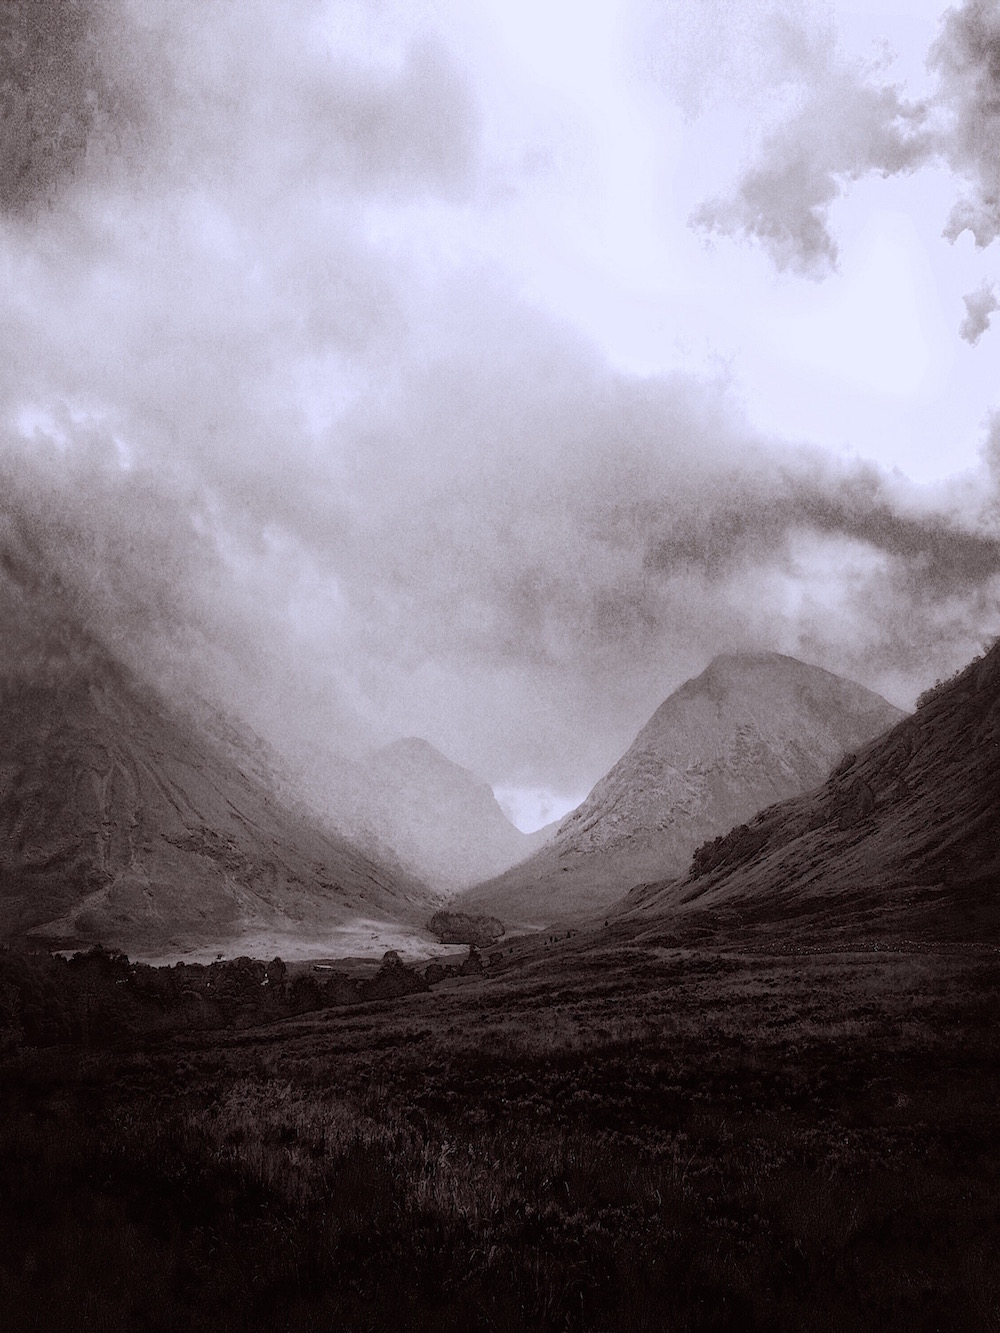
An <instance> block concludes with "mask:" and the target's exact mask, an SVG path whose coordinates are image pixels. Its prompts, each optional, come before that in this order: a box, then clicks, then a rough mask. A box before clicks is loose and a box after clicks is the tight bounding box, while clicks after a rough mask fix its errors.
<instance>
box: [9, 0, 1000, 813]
mask: <svg viewBox="0 0 1000 1333" xmlns="http://www.w3.org/2000/svg"><path fill="white" fill-rule="evenodd" d="M405 9H406V6H403V7H402V8H401V10H400V15H401V17H398V21H397V19H394V18H393V17H392V12H391V9H390V8H389V7H387V6H383V5H374V4H373V5H372V6H370V7H366V6H364V5H358V6H356V7H355V8H354V10H353V12H354V13H355V14H356V17H357V22H358V24H359V25H360V27H359V30H360V34H361V36H360V39H359V40H357V41H355V42H353V43H347V42H346V41H344V40H342V39H341V36H340V35H338V32H333V33H331V30H330V27H329V24H330V21H331V20H330V15H331V14H337V15H341V14H343V13H344V12H346V10H345V9H344V7H340V6H337V7H334V8H333V9H329V8H325V7H321V6H319V5H314V4H311V3H305V0H301V2H299V3H294V4H291V3H290V4H289V5H288V6H282V7H276V6H238V5H234V4H230V3H222V2H221V0H215V2H211V3H207V4H204V5H197V6H194V5H186V4H178V3H171V4H169V5H168V4H166V3H163V4H159V3H154V2H153V0H144V2H143V3H142V4H138V3H136V5H135V6H134V7H131V6H127V7H125V8H123V9H121V10H120V11H115V10H112V9H110V8H109V9H108V10H107V11H102V13H106V14H108V15H111V14H114V13H116V12H117V13H118V16H119V17H120V19H121V21H120V23H116V24H111V26H110V27H109V28H108V29H107V31H108V32H109V33H110V34H111V35H110V36H108V37H107V39H106V41H102V44H101V52H100V59H101V61H103V62H104V63H103V65H102V68H105V69H112V68H113V69H115V70H118V71H121V70H125V69H130V68H133V67H134V66H136V65H138V66H139V67H142V68H143V70H144V80H143V85H142V89H143V91H142V103H141V107H140V108H139V110H137V111H136V113H135V115H134V116H131V118H129V119H127V121H126V122H124V123H125V124H126V130H127V132H126V131H123V132H122V133H121V134H120V135H119V136H118V137H117V138H116V137H115V136H114V135H110V136H106V137H105V138H103V139H101V140H100V143H101V145H102V146H101V148H100V151H99V152H98V151H96V149H95V150H93V151H91V149H90V148H89V147H88V150H87V151H86V152H84V153H83V154H82V155H80V156H78V157H77V158H74V159H73V162H72V167H71V169H67V171H66V172H64V173H62V174H61V175H59V174H58V173H57V176H52V177H51V178H46V180H47V183H46V185H45V188H44V189H40V190H39V192H37V193H36V194H34V195H32V196H31V197H30V199H29V198H28V197H27V196H26V197H25V199H24V200H23V201H22V202H20V203H18V205H17V208H16V209H15V210H13V211H10V212H8V215H7V216H6V217H5V218H3V219H2V220H0V258H2V262H3V265H4V272H5V275H6V279H7V280H6V281H5V283H4V286H3V290H2V294H0V303H2V304H0V494H2V495H3V497H4V500H3V506H4V507H3V512H4V513H6V515H7V519H6V522H7V523H8V524H9V525H13V526H12V527H10V534H13V535H9V538H8V540H7V545H8V547H9V548H10V549H16V550H19V551H21V553H22V554H21V557H20V559H21V564H22V565H23V564H24V562H25V561H27V562H28V564H29V565H31V564H33V565H34V566H36V567H38V568H40V569H43V570H45V571H46V575H45V578H44V579H43V581H42V583H41V584H40V585H39V591H38V595H39V596H40V597H42V598H43V600H45V601H46V604H48V605H51V606H55V607H58V608H63V607H68V608H70V610H69V611H68V612H67V616H71V617H72V618H75V619H77V620H79V621H80V622H81V623H82V624H83V625H84V627H85V630H86V633H87V634H90V635H93V636H96V637H97V638H99V639H100V640H101V641H102V642H104V643H106V644H108V645H109V646H110V647H111V648H112V649H113V650H114V651H115V652H116V653H117V654H119V655H121V656H122V657H124V658H125V659H126V660H127V661H129V662H131V663H132V664H133V665H135V666H136V667H137V668H138V669H141V670H143V671H145V672H146V673H148V674H149V675H151V676H152V677H154V678H155V679H157V680H158V681H159V682H160V683H161V684H163V685H164V686H165V687H166V688H167V689H169V690H170V691H171V692H172V693H173V694H175V695H176V697H177V698H178V699H180V700H182V701H183V700H185V699H190V698H191V697H193V696H194V695H195V694H204V695H206V696H208V697H209V698H210V699H211V700H212V701H213V702H218V703H222V704H223V705H225V706H228V707H230V708H233V709H235V710H236V711H237V712H239V713H241V714H242V715H243V716H244V717H245V718H247V719H248V720H249V721H250V722H251V724H252V725H253V726H254V727H255V728H256V729H257V730H259V731H260V732H262V733H263V734H264V735H265V736H266V737H267V738H268V739H270V740H271V741H272V742H275V743H276V744H278V745H279V746H281V747H282V748H284V749H285V750H286V752H288V753H290V754H291V755H292V756H293V757H294V758H296V759H300V760H302V761H303V762H308V763H310V764H312V765H313V767H314V771H316V772H320V771H321V770H322V765H323V764H327V765H328V766H329V765H332V764H333V763H334V762H335V761H334V760H333V759H332V758H330V755H329V752H330V751H333V750H336V749H338V748H344V749H357V748H360V747H362V746H364V745H365V744H368V743H372V742H384V741H388V740H392V739H393V738H395V737H396V736H399V735H412V734H421V735H424V736H427V737H428V738H429V739H430V740H431V741H433V742H434V743H435V744H437V745H439V746H440V747H441V748H443V749H444V750H445V751H446V752H447V753H448V754H449V755H450V756H451V757H453V758H454V759H456V760H457V761H459V762H461V763H463V764H465V765H466V766H468V767H470V768H472V769H474V770H475V771H477V772H480V773H482V774H483V775H484V776H486V777H487V778H490V779H492V780H494V781H498V782H505V783H506V784H508V785H511V786H522V787H544V788H546V789H548V790H566V791H574V792H575V791H579V790H580V789H581V787H584V786H586V785H587V782H588V780H589V781H592V780H594V779H596V778H597V777H598V776H599V775H600V773H601V772H602V771H604V769H606V768H607V767H608V766H609V765H610V763H611V762H613V761H614V759H616V758H617V757H618V755H619V754H620V753H621V750H622V749H623V748H624V747H625V745H627V744H628V742H629V740H630V739H631V736H632V734H634V731H635V730H636V729H637V728H638V727H639V726H640V725H641V724H642V723H643V722H644V721H645V720H646V718H647V717H648V715H649V713H650V712H652V710H653V708H654V707H655V706H656V705H657V704H658V703H659V702H660V701H661V700H662V698H663V697H664V696H665V694H666V693H667V692H668V691H669V689H671V688H673V686H675V685H676V684H678V683H679V681H680V680H681V679H683V678H684V677H685V676H687V675H691V674H694V673H695V672H697V671H698V670H700V669H701V668H702V667H703V666H704V664H705V662H706V660H707V659H708V658H709V657H711V656H712V655H713V654H714V653H715V652H719V651H723V650H727V649H733V648H741V647H742V648H755V647H778V648H780V649H783V650H785V651H790V652H799V653H801V654H802V655H804V656H807V657H811V658H813V660H819V661H821V662H823V663H824V664H826V665H829V666H831V667H832V668H834V669H840V670H844V671H845V672H847V673H848V674H855V675H858V676H861V677H862V678H864V679H866V680H867V681H869V682H870V683H873V684H875V685H878V684H879V683H880V681H881V679H882V676H883V675H885V674H886V673H889V674H890V675H891V674H892V673H896V674H895V675H894V676H893V679H894V680H896V681H897V682H899V681H901V682H902V683H901V686H900V688H901V689H902V690H904V691H905V690H911V692H912V693H916V691H917V690H918V689H919V688H921V687H922V686H923V685H924V684H926V682H927V680H928V679H932V678H933V676H934V674H935V673H937V674H940V673H941V670H942V669H950V667H952V666H953V665H955V664H956V663H955V661H954V658H955V656H956V655H957V656H959V657H960V656H961V654H962V653H963V651H964V645H965V644H966V643H967V642H972V644H973V648H972V651H974V650H975V646H976V645H978V636H979V633H980V632H981V629H982V624H983V620H984V618H985V617H988V614H989V612H988V609H987V608H988V606H989V597H990V595H991V592H995V590H996V578H997V570H998V566H1000V560H998V554H997V547H996V543H995V541H994V540H993V538H992V536H991V533H990V529H989V527H988V525H987V524H986V523H985V522H984V521H983V520H982V518H981V516H980V514H979V512H978V510H977V509H976V504H975V503H974V502H973V500H971V499H969V498H968V497H963V498H962V499H961V502H959V501H958V500H955V499H954V498H953V497H950V496H948V495H944V494H941V495H937V494H923V493H920V492H915V491H911V490H908V489H907V488H906V487H905V486H904V485H903V484H902V483H901V482H900V481H898V479H893V478H891V477H887V476H885V475H883V474H881V473H879V472H878V471H877V470H876V469H874V468H872V467H869V466H866V465H862V464H843V463H835V462H834V461H833V460H831V459H829V458H827V457H826V456H824V455H822V454H821V453H819V452H817V451H815V450H810V449H806V448H803V447H798V446H794V445H788V444H782V443H780V442H776V441H773V440H769V439H766V438H764V437H762V436H761V435H760V433H759V432H757V431H755V430H754V429H753V428H752V427H751V425H750V424H749V423H748V421H747V419H746V416H745V413H744V412H743V411H742V409H741V407H740V405H739V403H738V402H737V401H736V400H735V397H734V395H733V394H732V392H731V390H730V389H729V387H728V386H727V384H726V383H725V382H724V381H722V380H713V379H706V378H699V377H696V376H692V375H682V374H677V375H672V376H660V377H650V378H639V377H633V376H628V375H625V374H622V373H619V372H617V371H615V370H614V369H612V368H611V367H609V366H608V365H607V364H606V363H605V362H604V361H603V360H602V359H601V358H600V357H599V356H598V354H597V353H596V352H595V350H594V349H593V348H592V347H591V346H589V345H588V344H587V343H586V342H585V341H584V340H583V339H581V338H580V337H578V336H577V335H576V334H574V333H573V331H572V330H570V329H568V328H567V327H565V326H564V325H562V324H561V323H559V321H557V320H555V319H553V318H550V317H548V316H545V315H543V314H541V313H540V312H539V311H538V310H537V309H535V308H533V307H532V305H531V304H530V303H529V302H528V301H526V300H525V299H524V298H523V296H522V294H521V292H520V290H519V288H518V286H517V284H516V283H514V282H513V281H511V280H508V279H507V278H505V277H504V275H503V274H502V273H501V272H499V271H498V270H496V269H494V268H492V267H490V266H489V265H486V264H479V265H476V264H473V263H471V262H468V261H466V260H464V259H463V258H462V257H461V256H458V257H457V258H456V257H455V256H452V255H451V254H446V255H444V256H443V257H442V256H441V255H439V254H438V253H436V252H435V251H434V249H433V247H431V246H428V247H426V248H423V247H421V246H420V245H414V246H412V247H407V246H406V245H405V244H403V243H401V242H400V240H399V231H394V230H393V228H392V227H391V226H390V225H388V224H387V222H386V219H387V218H389V220H390V221H391V220H392V219H399V218H403V219H407V218H412V217H416V218H418V219H422V218H426V217H428V216H437V214H438V213H442V214H443V215H444V216H445V217H449V216H452V215H453V214H454V216H456V217H464V216H465V214H466V212H467V211H469V210H474V209H476V208H478V207H484V208H485V207H486V205H484V204H483V203H482V200H481V198H480V195H479V193H478V192H479V191H480V189H481V188H482V186H481V182H482V180H483V179H484V177H488V175H489V172H488V170H487V168H488V167H489V165H490V164H489V163H488V162H486V161H485V160H484V154H485V152H486V149H485V148H484V145H483V141H482V136H481V134H480V120H479V112H478V110H477V103H476V99H475V96H474V94H473V92H472V90H471V87H470V84H469V80H468V78H467V75H466V73H465V71H464V69H463V66H462V64H461V61H460V59H459V57H458V55H457V54H456V53H455V52H454V51H452V50H451V49H450V48H449V47H448V46H447V45H446V44H445V43H444V41H443V40H442V39H439V38H437V37H435V35H434V34H433V33H427V32H425V31H423V30H421V29H419V28H418V27H417V26H415V25H414V24H413V22H412V20H411V19H410V18H409V17H408V16H407V15H406V14H405V13H404V12H403V11H405ZM95 12H96V11H95ZM387 14H388V17H387ZM102 21H105V20H104V19H102ZM108 21H109V22H110V20H108ZM384 24H389V28H388V30H386V29H385V28H384V27H380V26H379V25H384ZM393 25H395V26H393ZM369 28H370V29H371V31H370V32H369ZM373 33H374V34H376V35H377V37H378V40H377V41H376V40H375V37H374V36H372V34H373ZM373 52H374V53H375V54H374V55H373ZM122 77H123V78H124V76H122ZM831 96H832V94H831ZM130 136H132V137H130ZM92 142H93V135H92V137H91V140H90V141H88V143H92ZM859 142H861V143H862V144H864V143H867V142H868V141H867V140H864V139H863V138H862V139H859ZM893 142H894V141H893V140H892V137H891V135H890V139H889V140H887V141H886V142H885V143H883V142H882V141H880V140H879V141H877V142H876V146H875V147H874V148H872V149H871V150H870V151H869V150H868V149H865V150H864V151H865V152H868V158H869V159H873V158H874V157H876V156H880V157H881V158H882V159H883V160H888V158H887V155H888V154H889V150H890V148H891V147H892V143H893ZM887 145H888V146H887ZM858 151H859V152H860V151H861V149H859V150H858ZM39 179H40V180H41V179H42V178H41V177H39ZM43 204H44V206H43ZM417 231H418V233H419V228H417ZM821 252H822V247H820V251H819V252H818V253H821ZM17 533H20V534H22V535H21V537H18V538H17V540H15V537H16V534H17ZM26 553H27V554H26ZM53 614H54V615H55V618H56V619H58V617H59V615H60V614H61V611H59V612H58V613H53ZM887 678H888V676H887Z"/></svg>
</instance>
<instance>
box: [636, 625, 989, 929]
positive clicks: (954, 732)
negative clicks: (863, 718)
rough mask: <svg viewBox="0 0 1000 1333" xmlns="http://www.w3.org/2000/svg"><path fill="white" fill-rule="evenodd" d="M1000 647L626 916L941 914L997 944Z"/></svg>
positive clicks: (705, 850) (725, 838)
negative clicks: (723, 912) (815, 783)
mask: <svg viewBox="0 0 1000 1333" xmlns="http://www.w3.org/2000/svg"><path fill="white" fill-rule="evenodd" d="M998 822H1000V643H997V644H995V645H994V646H993V647H992V648H991V649H990V650H989V651H988V652H987V653H986V654H985V655H984V656H983V657H981V658H979V659H977V660H975V661H973V662H971V663H970V664H969V665H968V666H967V667H966V668H965V669H964V670H962V671H961V672H959V673H958V675H957V676H956V677H955V678H953V679H952V680H950V681H947V682H945V683H943V684H939V685H937V686H935V687H934V688H933V689H932V690H931V691H928V692H927V693H926V694H925V695H924V696H922V701H921V702H920V704H919V705H918V707H917V710H916V712H915V713H913V714H912V715H911V716H909V717H906V718H904V719H903V720H902V721H901V722H900V723H898V724H897V725H896V726H895V727H893V728H892V729H891V730H890V731H889V732H888V733H887V734H886V735H884V736H882V737H877V738H875V739H874V740H872V741H871V742H870V743H869V744H868V745H866V746H864V747H861V748H859V750H858V751H857V752H856V753H850V754H848V755H846V756H845V758H844V760H843V761H842V762H841V763H840V764H839V765H838V766H837V767H836V768H835V769H834V770H833V771H832V772H831V773H830V774H829V775H828V777H827V780H826V782H825V783H823V784H822V785H821V786H820V787H818V788H817V789H815V790H814V791H811V792H809V793H805V794H803V795H800V796H798V797H795V798H793V799H791V800H788V801H784V802H781V803H779V804H777V805H774V806H771V807H769V808H767V809H765V810H762V811H760V812H759V813H758V814H757V815H756V816H754V817H753V818H752V819H750V820H749V821H747V822H746V823H745V824H741V825H737V826H736V827H734V828H732V829H730V830H729V831H728V832H727V833H725V834H724V835H722V836H721V837H719V838H717V839H715V840H713V841H712V842H710V843H707V844H705V845H703V846H702V847H701V848H699V849H697V851H696V854H695V856H694V857H693V859H692V864H691V866H690V867H689V868H688V869H687V871H686V873H684V874H683V875H681V876H679V877H677V878H675V879H673V880H670V881H662V882H659V883H650V884H645V885H641V886H637V887H636V888H635V889H634V890H633V891H632V893H630V895H629V897H628V899H627V900H626V902H625V904H623V908H622V913H623V915H628V916H632V917H633V918H636V919H638V916H639V915H640V914H645V915H659V916H663V915H670V914H673V915H683V914H684V913H685V912H693V911H696V910H701V911H712V910H716V909H718V910H723V909H726V910H730V911H733V912H736V913H738V914H741V915H744V916H757V917H762V918H764V917H769V918H773V919H779V918H780V917H781V916H782V914H783V913H784V914H786V915H787V913H788V912H791V911H796V912H803V911H804V912H810V911H814V912H816V913H825V914H826V915H827V916H829V917H830V918H831V919H832V918H833V917H835V916H836V915H838V914H839V915H841V916H842V917H844V918H845V919H847V917H848V916H850V917H852V918H853V919H855V920H857V921H866V922H867V923H868V924H869V925H870V926H872V927H873V928H877V929H880V928H882V927H884V925H885V924H886V923H887V922H888V921H890V920H891V921H893V922H895V923H896V924H897V925H901V924H902V923H905V922H907V921H909V922H910V923H911V924H919V923H923V924H924V925H925V926H926V925H927V923H929V922H935V923H936V928H937V929H940V930H942V931H944V932H945V933H950V934H954V933H955V932H961V931H962V930H965V931H966V932H972V933H973V934H975V931H976V929H977V928H979V929H980V930H981V931H982V932H985V934H986V935H988V936H989V937H990V938H994V939H995V938H1000V836H998V832H997V829H998Z"/></svg>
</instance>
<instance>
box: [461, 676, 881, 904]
mask: <svg viewBox="0 0 1000 1333" xmlns="http://www.w3.org/2000/svg"><path fill="white" fill-rule="evenodd" d="M902 716H903V714H902V710H900V709H897V708H895V707H894V706H893V705H892V704H890V703H888V702H887V701H886V700H885V699H882V698H881V696H879V695H877V694H875V693H874V692H873V691H870V690H867V689H866V688H865V687H864V686H861V685H858V684H856V683H855V682H853V681H847V680H845V679H844V678H842V677H840V676H836V675H835V674H834V673H832V672H829V671H826V670H824V669H823V668H821V667H815V666H810V665H808V664H806V663H803V662H800V661H799V660H798V659H796V658H792V657H788V656H787V655H785V654H781V653H754V654H736V653H729V654H722V655H720V656H718V657H716V658H714V659H713V660H712V661H711V662H710V663H709V665H708V666H707V667H706V668H705V670H704V671H703V672H702V673H701V674H700V675H699V676H696V677H693V678H692V679H691V680H688V681H685V682H684V683H683V684H682V685H680V686H679V687H678V688H677V689H676V690H675V691H673V693H672V694H671V695H669V696H668V697H667V698H666V699H665V700H664V701H663V703H662V704H660V706H659V707H658V708H657V709H656V710H655V711H654V713H653V714H652V716H651V717H650V719H649V721H648V722H647V723H646V724H645V726H644V727H642V728H641V730H640V731H639V733H638V734H637V736H636V738H635V740H634V741H633V743H632V745H631V746H630V747H629V748H628V750H627V751H626V752H625V754H624V755H623V756H622V758H621V759H620V760H619V761H618V762H617V763H616V764H615V765H613V766H612V768H611V769H610V770H609V771H608V773H607V774H605V776H604V777H603V778H601V779H600V780H599V781H598V782H597V783H596V784H595V786H594V788H593V789H592V791H591V792H590V794H589V795H588V796H587V798H586V799H585V800H584V801H583V802H582V803H581V805H579V806H578V807H577V808H576V809H575V810H573V811H571V812H570V813H569V814H568V815H567V816H566V817H565V818H564V819H563V820H562V822H561V823H560V825H559V827H558V829H557V830H556V832H555V835H554V837H553V838H552V839H551V840H550V841H549V843H548V845H547V846H545V847H543V848H542V849H541V850H540V851H538V852H536V853H535V854H534V855H533V856H531V857H530V858H529V859H528V860H527V861H525V862H523V863H521V864H520V865H519V866H516V867H514V868H513V870H511V871H509V872H507V873H506V874H505V875H503V876H499V877H495V878H494V879H492V880H490V881H486V882H485V883H483V884H480V885H476V886H474V887H473V888H472V889H471V890H469V891H467V892H466V893H463V894H460V895H458V896H457V897H456V899H455V900H454V901H455V903H456V905H459V904H460V905H461V906H462V908H463V909H464V910H469V911H482V912H490V913H492V914H495V915H497V916H499V917H501V918H502V919H504V920H506V921H508V922H510V923H512V924H523V925H539V924H540V925H545V924H551V923H552V922H555V921H559V920H563V919H566V920H569V919H578V918H581V919H582V918H583V917H585V916H587V915H592V914H594V913H599V912H601V911H603V910H605V909H606V908H608V907H610V906H611V904H612V903H614V902H615V901H617V900H618V899H620V898H621V897H622V896H624V894H625V892H626V891H627V890H628V889H629V888H630V887H631V886H632V885H633V884H635V883H638V882H641V881H645V880H650V879H653V878H657V879H660V878H665V877H666V876H667V875H670V874H679V873H681V872H682V871H683V870H684V869H686V867H687V864H688V862H689V860H690V856H691V853H692V852H693V850H694V848H695V847H696V846H697V845H698V844H699V843H701V842H703V841H704V840H705V838H707V837H710V836H714V835H715V834H717V833H719V832H722V831H724V830H725V829H728V828H730V827H731V826H732V825H733V824H734V823H735V822H737V821H739V820H741V819H745V818H747V817H748V816H749V815H750V814H752V813H753V812H755V811H756V810H757V809H759V808H761V807H762V806H765V805H769V804H772V803H773V802H774V801H775V800H778V799H782V798H783V797H785V796H788V795H792V794H794V793H795V792H798V791H801V790H804V789H805V788H807V787H809V786H812V785H815V784H817V783H819V782H821V781H822V780H823V778H824V777H825V776H826V774H827V772H828V771H829V768H830V766H831V764H832V763H833V762H835V761H836V760H837V759H839V757H840V755H841V754H842V753H843V752H844V750H845V749H847V748H849V747H851V746H856V745H858V744H860V743H863V742H864V741H866V740H868V739H870V738H871V737H872V736H873V735H876V734H878V733H879V732H881V731H884V730H885V729H886V728H887V727H888V726H890V725H891V724H892V723H893V722H895V721H896V720H898V719H899V718H900V717H902Z"/></svg>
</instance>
